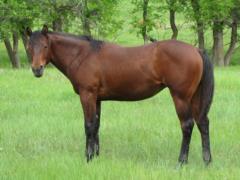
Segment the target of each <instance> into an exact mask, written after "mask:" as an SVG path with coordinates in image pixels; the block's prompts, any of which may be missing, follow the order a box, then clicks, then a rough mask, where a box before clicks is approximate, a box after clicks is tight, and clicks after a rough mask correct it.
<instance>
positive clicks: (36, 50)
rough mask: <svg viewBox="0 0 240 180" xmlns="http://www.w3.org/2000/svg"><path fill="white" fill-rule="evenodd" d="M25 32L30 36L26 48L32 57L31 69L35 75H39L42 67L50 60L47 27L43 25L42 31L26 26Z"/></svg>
mask: <svg viewBox="0 0 240 180" xmlns="http://www.w3.org/2000/svg"><path fill="white" fill-rule="evenodd" d="M26 33H27V35H28V36H29V37H30V39H29V42H28V45H27V48H28V51H29V53H30V55H31V59H32V71H33V73H34V75H35V76H36V77H41V76H42V75H43V71H44V67H45V66H46V65H47V64H48V63H49V61H50V47H49V45H50V43H49V38H48V35H47V34H48V28H47V26H46V25H44V26H43V28H42V31H36V32H32V30H31V29H30V28H27V29H26Z"/></svg>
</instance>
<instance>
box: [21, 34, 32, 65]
mask: <svg viewBox="0 0 240 180" xmlns="http://www.w3.org/2000/svg"><path fill="white" fill-rule="evenodd" d="M20 34H21V38H22V42H23V45H24V48H25V52H26V54H27V59H28V62H29V63H31V61H32V60H31V55H30V54H29V52H28V49H27V44H28V36H27V35H26V33H25V32H24V31H23V32H20Z"/></svg>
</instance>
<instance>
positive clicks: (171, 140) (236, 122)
mask: <svg viewBox="0 0 240 180" xmlns="http://www.w3.org/2000/svg"><path fill="white" fill-rule="evenodd" d="M239 77H240V67H239V66H235V67H229V68H216V69H215V96H214V100H213V104H212V108H211V110H210V113H209V117H210V140H211V149H212V156H213V162H212V163H211V165H210V166H209V167H207V168H206V167H205V166H204V163H203V161H202V155H201V141H200V134H199V132H198V129H197V128H196V126H195V127H194V130H193V137H192V141H191V144H190V154H189V163H188V164H187V165H185V166H183V167H182V168H180V169H179V168H176V167H177V166H176V165H177V158H178V155H179V150H180V143H181V129H180V125H179V120H178V118H177V115H176V113H175V109H174V105H173V103H172V99H171V97H170V95H169V92H168V90H167V89H165V90H163V91H162V92H160V93H159V94H158V95H157V96H155V97H153V98H151V99H147V100H144V101H138V102H114V101H108V102H103V104H102V119H101V127H100V143H101V144H100V146H101V149H100V157H98V158H95V159H93V161H92V162H90V163H86V159H85V156H84V150H85V134H84V127H83V122H84V121H83V114H82V108H81V106H80V101H79V97H78V96H77V95H76V94H74V92H73V90H72V87H71V84H70V83H69V82H68V80H67V79H66V78H65V77H64V76H63V75H62V74H61V73H60V72H59V71H57V70H56V69H55V68H48V69H46V71H45V74H44V76H43V77H42V78H40V79H36V78H34V77H33V74H32V72H31V70H30V69H21V70H10V69H8V68H5V69H0V124H1V125H0V179H14V180H16V179H104V180H105V179H204V180H205V179H238V178H239V176H240V142H239V139H240V130H239V129H240V128H239V127H240V119H239V117H240V111H239V102H240V93H239V89H240V81H239Z"/></svg>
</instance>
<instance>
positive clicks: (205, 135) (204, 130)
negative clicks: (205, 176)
mask: <svg viewBox="0 0 240 180" xmlns="http://www.w3.org/2000/svg"><path fill="white" fill-rule="evenodd" d="M196 123H197V126H198V129H199V131H200V133H201V138H202V154H203V160H204V162H205V164H206V165H208V164H209V163H210V162H211V160H212V156H211V151H210V139H209V120H208V117H207V116H205V117H203V118H202V119H200V120H199V121H196Z"/></svg>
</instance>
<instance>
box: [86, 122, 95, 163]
mask: <svg viewBox="0 0 240 180" xmlns="http://www.w3.org/2000/svg"><path fill="white" fill-rule="evenodd" d="M85 134H86V157H87V161H89V160H91V159H92V158H93V156H94V153H95V149H96V146H95V144H96V136H97V128H96V121H92V122H86V123H85Z"/></svg>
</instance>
